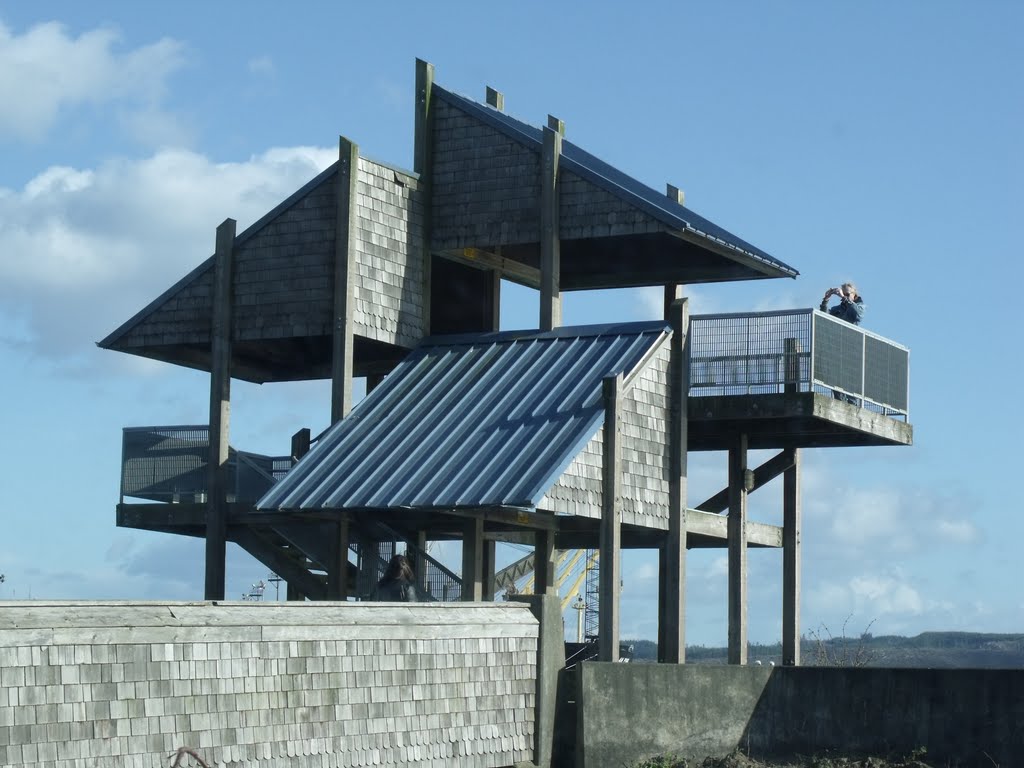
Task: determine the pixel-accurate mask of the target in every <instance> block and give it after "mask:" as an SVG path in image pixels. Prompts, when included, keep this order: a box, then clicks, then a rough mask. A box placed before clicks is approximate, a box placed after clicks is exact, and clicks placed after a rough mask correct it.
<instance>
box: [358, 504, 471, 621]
mask: <svg viewBox="0 0 1024 768" xmlns="http://www.w3.org/2000/svg"><path fill="white" fill-rule="evenodd" d="M375 527H377V528H380V529H382V532H385V533H388V534H389V535H390V536H392V537H393V538H390V539H388V540H384V541H374V540H372V539H366V540H363V541H360V542H359V545H358V548H356V547H354V548H356V549H357V552H358V555H359V575H358V577H357V578H358V582H357V585H356V591H357V593H358V594H359V596H360V597H363V598H365V597H368V596H370V595H371V594H373V590H374V589H375V588H376V586H377V582H378V581H379V580H380V579H381V577H382V576H383V575H384V572H385V570H387V567H388V563H389V562H390V561H391V558H392V557H394V556H395V555H396V554H399V552H398V547H397V544H398V542H402V543H403V544H404V545H405V552H404V554H405V555H406V557H408V558H409V562H410V564H411V565H412V566H413V570H414V571H415V573H416V581H417V583H418V584H419V586H420V594H421V595H422V596H424V597H425V598H426V599H427V600H438V601H440V602H457V601H459V600H461V599H462V579H461V578H459V577H458V576H456V575H455V574H454V573H452V572H451V571H450V570H448V569H447V568H445V567H444V565H442V564H441V563H439V562H438V561H437V560H435V559H434V558H433V557H431V556H430V555H429V554H427V553H426V552H424V551H423V550H421V549H420V548H419V547H417V546H416V545H415V544H413V543H412V542H410V541H407V540H406V539H404V538H403V537H401V536H400V535H399V534H398V533H396V532H395V531H393V530H391V529H390V528H389V527H388V526H386V525H384V524H383V523H377V524H375Z"/></svg>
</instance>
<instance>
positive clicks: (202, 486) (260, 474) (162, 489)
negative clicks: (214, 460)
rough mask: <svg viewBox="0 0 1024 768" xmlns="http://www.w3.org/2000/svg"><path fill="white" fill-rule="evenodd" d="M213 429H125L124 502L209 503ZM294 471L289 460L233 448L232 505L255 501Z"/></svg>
mask: <svg viewBox="0 0 1024 768" xmlns="http://www.w3.org/2000/svg"><path fill="white" fill-rule="evenodd" d="M209 456H210V428H209V427H208V426H206V425H195V426H172V427H125V428H124V432H123V438H122V442H121V497H122V498H124V497H125V496H130V497H132V498H138V499H148V500H149V501H162V502H169V503H175V502H193V501H202V500H204V499H205V498H206V492H207V483H208V481H209V478H208V476H207V467H208V466H209ZM290 467H291V458H290V457H288V456H262V455H260V454H258V453H246V452H244V451H236V450H234V449H229V451H228V489H229V491H228V501H256V500H257V499H259V498H260V497H261V496H262V495H263V494H264V493H266V491H267V489H269V488H270V486H272V485H273V484H274V483H275V482H277V481H278V480H279V479H280V478H281V477H283V476H284V474H285V472H287V471H288V469H289V468H290Z"/></svg>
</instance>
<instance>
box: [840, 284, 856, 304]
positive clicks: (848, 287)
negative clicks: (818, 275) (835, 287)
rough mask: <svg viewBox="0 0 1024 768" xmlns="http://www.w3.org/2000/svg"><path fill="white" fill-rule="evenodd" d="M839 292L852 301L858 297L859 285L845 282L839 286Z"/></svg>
mask: <svg viewBox="0 0 1024 768" xmlns="http://www.w3.org/2000/svg"><path fill="white" fill-rule="evenodd" d="M839 293H840V294H841V295H842V296H845V297H846V298H847V299H849V300H850V301H853V300H854V299H856V298H857V286H856V285H854V284H853V283H843V284H842V285H841V286H839Z"/></svg>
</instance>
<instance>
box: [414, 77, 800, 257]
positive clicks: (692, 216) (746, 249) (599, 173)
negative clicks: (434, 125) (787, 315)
mask: <svg viewBox="0 0 1024 768" xmlns="http://www.w3.org/2000/svg"><path fill="white" fill-rule="evenodd" d="M434 89H435V91H436V92H437V93H438V94H439V95H440V96H441V97H442V98H444V99H445V100H446V101H448V102H450V103H452V104H454V105H455V106H457V107H459V108H460V109H463V110H465V111H467V112H469V113H470V114H472V115H474V116H476V117H478V118H480V119H482V120H483V121H484V122H486V123H487V124H489V125H491V126H492V127H494V128H497V129H498V130H500V131H502V132H503V133H504V134H505V135H507V136H510V137H511V138H514V139H516V140H517V141H519V142H520V143H522V144H525V145H527V146H530V147H532V148H534V149H537V150H538V151H539V150H540V146H541V143H542V141H543V131H542V130H541V129H540V128H537V127H535V126H532V125H529V124H528V123H524V122H523V121H521V120H517V119H515V118H513V117H509V116H508V115H506V114H505V113H504V112H499V111H498V110H496V109H494V108H493V107H489V106H485V105H483V104H480V103H478V102H476V101H473V100H472V99H468V98H466V97H465V96H460V95H458V94H456V93H452V92H451V91H447V90H445V89H443V88H441V87H440V86H436V85H435V86H434ZM560 162H562V163H564V166H563V167H565V168H568V169H569V170H571V171H573V172H575V173H578V174H579V175H581V176H583V177H584V178H586V179H587V180H589V181H591V182H593V183H595V184H597V185H599V186H601V187H603V188H604V189H607V190H608V191H610V192H612V193H613V194H617V195H619V196H620V197H621V196H626V197H628V198H629V199H630V200H631V201H632V202H633V203H634V204H635V205H637V207H639V208H641V209H643V210H645V211H646V212H647V213H648V214H650V215H651V216H653V217H655V218H656V219H658V220H659V221H661V222H663V223H664V224H666V225H667V226H669V227H672V228H676V229H683V230H688V231H690V232H694V233H696V234H698V235H701V236H703V237H706V238H708V239H709V240H713V241H715V242H717V243H720V244H722V245H725V246H727V247H729V248H734V249H736V250H737V251H740V252H742V253H743V254H745V255H747V256H750V257H753V258H754V259H756V260H757V261H760V262H762V263H764V264H765V266H767V267H770V268H772V269H775V270H778V271H780V272H782V273H784V274H785V275H787V276H790V277H796V275H798V274H799V272H798V271H797V270H796V269H794V268H793V267H791V266H789V265H788V264H786V263H784V262H782V261H779V260H778V259H776V258H775V257H774V256H771V255H769V254H767V253H765V252H764V251H762V250H761V249H760V248H757V247H755V246H753V245H751V244H750V243H748V242H746V241H745V240H743V239H741V238H739V237H736V235H734V234H732V233H731V232H729V231H727V230H725V229H723V228H722V227H720V226H718V225H717V224H715V223H714V222H712V221H709V220H708V219H706V218H704V217H703V216H701V215H700V214H698V213H695V212H694V211H692V210H690V209H689V208H687V207H686V206H684V205H680V204H679V203H678V202H676V201H675V200H672V199H671V198H670V197H668V196H667V195H664V194H661V193H659V192H657V191H656V190H654V189H651V188H650V187H648V186H647V185H646V184H643V183H642V182H640V181H638V180H636V179H634V178H633V177H632V176H630V175H629V174H626V173H623V172H622V171H620V170H619V169H618V168H616V167H614V166H613V165H610V164H609V163H606V162H605V161H603V160H601V159H600V158H598V157H595V156H594V155H592V154H590V153H589V152H587V151H586V150H584V149H582V148H580V147H578V146H576V145H575V144H573V143H572V142H571V141H566V140H563V141H562V157H561V161H560Z"/></svg>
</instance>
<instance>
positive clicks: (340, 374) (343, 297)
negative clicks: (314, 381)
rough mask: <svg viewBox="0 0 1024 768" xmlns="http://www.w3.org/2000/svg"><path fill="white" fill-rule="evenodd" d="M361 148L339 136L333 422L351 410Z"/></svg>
mask: <svg viewBox="0 0 1024 768" xmlns="http://www.w3.org/2000/svg"><path fill="white" fill-rule="evenodd" d="M358 182H359V147H358V146H356V145H355V144H353V143H352V142H351V141H349V140H348V139H346V138H345V137H344V136H341V137H339V139H338V183H337V207H336V215H337V219H336V225H335V238H334V327H333V336H332V340H331V342H332V343H331V423H332V424H333V423H335V422H337V421H339V420H341V419H343V418H345V416H347V415H348V412H349V411H350V410H352V375H353V367H354V359H353V344H354V339H353V333H352V324H353V323H352V313H353V310H354V304H355V284H354V283H355V275H356V266H355V265H356V196H357V194H358V192H357V187H358Z"/></svg>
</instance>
